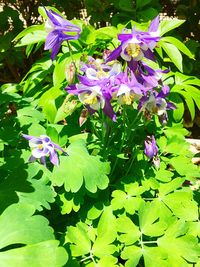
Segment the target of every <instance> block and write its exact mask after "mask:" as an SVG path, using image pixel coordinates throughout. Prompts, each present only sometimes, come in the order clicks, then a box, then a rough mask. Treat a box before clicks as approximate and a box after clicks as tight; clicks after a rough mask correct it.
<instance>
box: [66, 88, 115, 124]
mask: <svg viewBox="0 0 200 267" xmlns="http://www.w3.org/2000/svg"><path fill="white" fill-rule="evenodd" d="M65 90H66V91H67V92H68V93H70V94H74V95H78V98H79V100H80V101H81V102H82V103H83V104H84V105H86V107H87V108H88V110H89V112H90V113H91V114H93V113H94V112H95V111H97V110H100V109H102V110H103V111H104V113H105V114H106V115H107V116H108V117H110V118H111V119H112V120H113V121H115V120H116V115H115V113H114V111H113V109H112V106H111V104H110V100H111V98H112V89H111V86H109V85H108V84H107V85H106V86H103V85H101V86H100V85H94V86H91V85H84V84H73V85H70V86H69V87H67V88H66V89H65Z"/></svg>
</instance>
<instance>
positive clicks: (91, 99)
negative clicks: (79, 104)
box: [84, 94, 98, 105]
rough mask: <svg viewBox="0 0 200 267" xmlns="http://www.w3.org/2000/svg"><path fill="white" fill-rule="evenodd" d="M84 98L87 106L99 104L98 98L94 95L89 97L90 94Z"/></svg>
mask: <svg viewBox="0 0 200 267" xmlns="http://www.w3.org/2000/svg"><path fill="white" fill-rule="evenodd" d="M84 98H85V99H84V103H85V104H88V105H94V104H96V103H97V102H98V100H97V97H96V96H94V95H88V94H86V95H85V96H84Z"/></svg>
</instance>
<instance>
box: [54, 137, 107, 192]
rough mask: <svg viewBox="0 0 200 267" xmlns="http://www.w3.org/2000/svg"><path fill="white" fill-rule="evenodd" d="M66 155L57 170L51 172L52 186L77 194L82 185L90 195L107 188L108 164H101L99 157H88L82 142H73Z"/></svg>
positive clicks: (62, 157) (61, 159) (61, 158)
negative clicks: (62, 186)
mask: <svg viewBox="0 0 200 267" xmlns="http://www.w3.org/2000/svg"><path fill="white" fill-rule="evenodd" d="M67 153H68V155H69V156H61V157H60V166H59V168H54V170H53V178H52V182H53V184H54V185H57V186H61V185H63V184H64V187H65V190H66V191H68V192H69V191H71V192H77V191H78V190H79V189H80V188H81V186H82V185H83V184H84V185H85V188H86V189H87V190H88V191H90V192H92V193H95V192H96V191H97V188H99V189H105V188H106V187H107V186H108V182H109V180H108V177H107V174H108V173H109V171H110V167H109V163H108V162H101V161H100V157H99V156H92V155H89V153H88V151H87V149H86V146H85V144H84V142H83V140H78V141H75V142H73V143H72V144H71V145H70V146H69V147H68V149H67Z"/></svg>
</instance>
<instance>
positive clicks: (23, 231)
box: [0, 204, 54, 248]
mask: <svg viewBox="0 0 200 267" xmlns="http://www.w3.org/2000/svg"><path fill="white" fill-rule="evenodd" d="M34 211H35V209H34V207H33V206H31V205H28V204H13V205H11V206H9V207H8V208H7V209H6V210H5V211H4V212H3V213H2V214H1V216H0V237H1V240H0V248H4V247H6V246H9V245H11V244H17V243H18V244H20V243H21V244H28V245H30V244H35V243H38V242H42V241H45V240H49V239H54V236H53V229H52V228H51V227H49V226H48V220H47V219H46V218H44V217H42V216H41V215H35V216H33V213H34Z"/></svg>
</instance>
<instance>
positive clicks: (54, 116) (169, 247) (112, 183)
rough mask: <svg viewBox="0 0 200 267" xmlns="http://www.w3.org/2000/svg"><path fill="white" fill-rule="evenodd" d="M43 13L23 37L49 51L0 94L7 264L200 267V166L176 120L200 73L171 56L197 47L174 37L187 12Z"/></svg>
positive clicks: (1, 258) (1, 207)
mask: <svg viewBox="0 0 200 267" xmlns="http://www.w3.org/2000/svg"><path fill="white" fill-rule="evenodd" d="M39 13H40V14H41V15H42V17H43V18H44V20H45V22H44V23H43V24H42V25H33V26H30V27H28V28H27V29H25V30H24V31H22V32H21V33H20V34H19V35H18V36H17V37H16V38H15V41H17V42H18V43H17V46H26V51H27V53H28V54H30V53H33V52H34V51H35V50H37V49H38V48H39V47H41V45H42V44H43V43H44V42H45V45H44V49H45V50H50V52H49V51H47V52H46V53H45V55H44V57H43V58H41V59H40V60H39V61H37V62H36V63H35V64H34V65H33V66H32V68H31V69H30V71H29V72H28V73H27V74H26V76H25V77H24V79H23V80H22V81H21V82H20V83H19V84H15V85H13V86H10V85H6V84H5V85H3V86H2V88H1V89H2V90H1V93H0V94H1V95H0V99H1V103H0V105H1V110H0V112H1V121H0V127H1V132H0V140H1V143H0V151H1V169H2V177H1V181H0V183H1V187H0V188H1V189H0V192H1V194H0V200H1V202H0V203H1V204H0V211H1V215H0V224H1V223H2V227H1V233H0V235H1V242H0V244H1V248H2V250H1V251H0V262H1V266H2V267H7V266H9V267H15V266H21V267H28V266H33V267H34V266H42V267H43V266H44V267H46V266H49V267H61V266H66V267H78V266H85V267H86V266H87V267H117V266H118V267H120V266H121V267H122V266H125V267H134V266H145V267H155V266H163V267H165V266H166V267H177V266H183V267H187V266H188V267H189V266H191V267H192V266H194V265H195V266H197V267H198V266H199V265H200V260H199V256H200V247H199V237H200V224H199V208H198V202H199V192H198V190H197V189H198V188H197V179H198V178H199V177H200V173H199V167H198V166H196V165H194V164H193V163H192V162H191V159H192V157H193V154H192V153H191V152H190V151H189V144H188V143H187V142H186V141H185V136H186V135H187V134H188V132H187V130H185V129H184V128H183V126H182V123H180V122H179V123H177V121H180V120H181V118H182V116H183V112H182V110H181V105H183V102H182V101H180V95H182V96H186V95H187V94H188V95H189V96H188V97H186V98H185V99H190V100H187V101H188V102H187V101H186V103H187V105H188V108H189V111H190V114H191V117H193V116H194V115H195V104H196V105H199V103H200V97H199V94H198V89H197V88H196V85H198V84H199V80H198V79H197V78H196V77H189V76H186V75H184V74H181V73H179V72H177V73H175V72H172V71H170V69H169V68H168V67H167V64H166V63H165V62H164V61H163V60H162V59H163V58H166V57H168V59H170V62H171V63H172V64H174V65H175V66H176V67H177V68H178V69H179V71H182V54H181V52H182V53H184V54H185V55H187V56H189V57H193V55H192V53H191V52H190V50H189V49H188V48H187V47H186V46H185V45H184V44H183V43H181V42H180V41H179V40H178V39H176V38H174V37H171V36H164V37H163V35H164V34H166V33H167V32H169V31H170V30H172V29H175V28H176V27H178V26H179V25H181V24H182V23H183V22H184V21H180V20H172V21H161V22H160V19H159V17H158V16H157V17H155V18H154V19H153V20H152V21H151V22H150V23H143V24H139V23H136V22H134V21H130V22H128V23H127V24H125V25H118V27H111V26H109V27H102V28H100V29H97V30H96V29H94V28H93V27H92V26H90V25H86V24H85V23H84V22H82V21H80V20H73V21H68V20H66V19H65V18H63V16H62V14H61V13H59V11H58V10H56V9H55V8H50V7H40V8H39ZM157 59H158V60H157ZM188 88H189V89H190V92H192V93H190V94H189V92H188ZM27 141H28V142H27ZM192 186H193V187H192ZM195 186H196V189H195ZM192 189H195V190H192Z"/></svg>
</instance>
